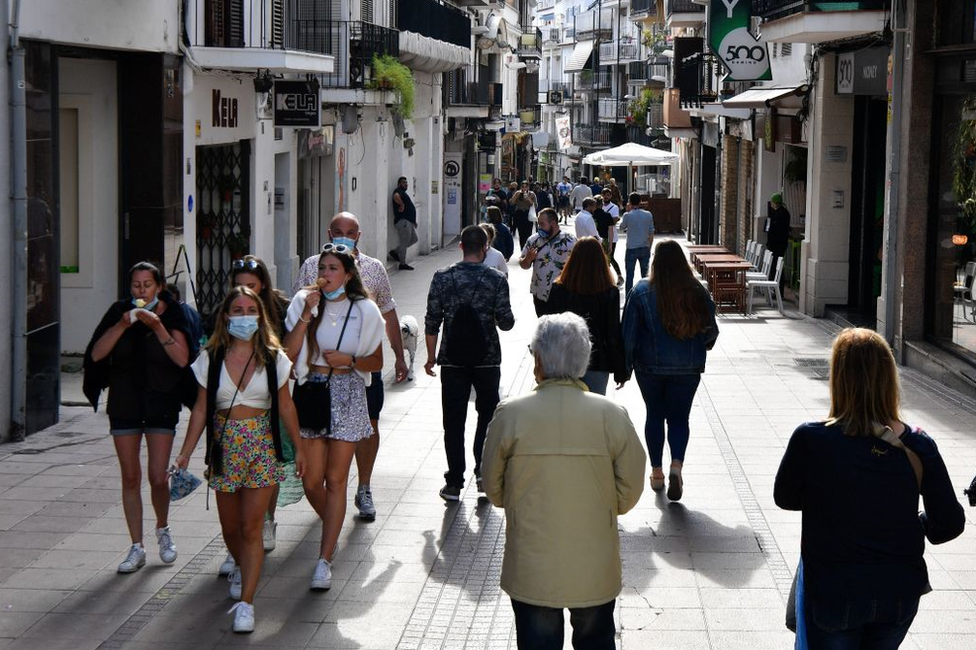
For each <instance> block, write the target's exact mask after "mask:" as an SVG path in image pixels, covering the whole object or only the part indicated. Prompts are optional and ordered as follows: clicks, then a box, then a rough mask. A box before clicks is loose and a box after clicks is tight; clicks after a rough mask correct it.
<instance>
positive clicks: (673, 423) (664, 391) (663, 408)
mask: <svg viewBox="0 0 976 650" xmlns="http://www.w3.org/2000/svg"><path fill="white" fill-rule="evenodd" d="M635 374H636V375H637V385H638V386H639V387H640V391H641V396H642V397H643V398H644V404H646V405H647V420H645V421H644V439H645V440H646V441H647V454H648V455H649V456H650V457H651V467H663V465H662V463H663V461H664V423H665V422H667V424H668V433H667V437H668V446H669V447H670V448H671V460H677V461H681V462H682V463H683V462H684V460H685V450H686V449H687V448H688V438H689V436H690V435H691V427H690V426H689V425H688V418H689V416H690V415H691V403H692V401H694V399H695V393H696V392H697V391H698V384H699V382H700V381H701V375H698V374H694V375H652V374H649V373H644V372H638V373H635Z"/></svg>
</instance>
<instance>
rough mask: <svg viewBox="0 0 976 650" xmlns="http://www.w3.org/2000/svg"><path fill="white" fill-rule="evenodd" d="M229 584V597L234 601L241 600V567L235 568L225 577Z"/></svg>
mask: <svg viewBox="0 0 976 650" xmlns="http://www.w3.org/2000/svg"><path fill="white" fill-rule="evenodd" d="M227 582H229V583H230V597H231V598H233V599H234V600H240V599H241V567H239V566H235V567H234V570H233V571H231V572H230V575H228V576H227Z"/></svg>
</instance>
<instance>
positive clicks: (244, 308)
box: [176, 287, 305, 632]
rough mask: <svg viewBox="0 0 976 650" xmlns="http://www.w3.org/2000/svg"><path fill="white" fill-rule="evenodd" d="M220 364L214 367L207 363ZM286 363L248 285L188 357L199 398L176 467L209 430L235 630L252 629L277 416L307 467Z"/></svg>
mask: <svg viewBox="0 0 976 650" xmlns="http://www.w3.org/2000/svg"><path fill="white" fill-rule="evenodd" d="M217 363H219V364H220V367H219V368H217V367H216V366H215V365H214V366H212V365H211V364H217ZM291 365H292V364H291V361H290V360H289V359H288V355H287V353H286V352H285V350H284V349H283V348H282V347H281V343H280V342H279V341H278V337H277V336H276V335H275V332H274V323H271V322H269V320H268V317H267V312H266V311H265V308H264V305H263V303H262V302H261V299H260V297H258V295H257V294H256V293H254V292H253V291H251V290H250V289H248V288H247V287H234V288H233V289H231V290H230V291H229V292H228V294H227V297H226V298H224V301H223V303H222V304H221V306H220V309H219V310H218V315H217V318H216V320H215V323H214V333H213V336H212V337H211V338H210V341H209V342H208V343H207V348H206V350H204V351H203V353H202V354H200V356H199V357H198V358H197V360H196V361H195V362H194V363H193V373H194V375H195V376H196V379H197V383H198V384H199V388H198V394H197V401H196V404H195V405H194V407H193V412H192V413H191V414H190V424H189V426H188V428H187V432H186V440H185V441H184V442H183V448H182V450H181V451H180V455H179V456H177V457H176V465H177V466H178V467H180V468H186V466H187V465H188V464H189V458H190V454H192V453H193V449H194V448H195V447H196V445H197V442H198V441H199V440H200V435H201V434H202V433H203V431H204V428H206V430H207V453H206V463H207V466H208V471H209V480H210V487H212V488H213V489H214V491H215V492H216V494H217V514H218V515H219V517H220V527H221V529H222V531H223V535H224V543H225V544H226V545H227V549H228V550H229V551H230V553H231V554H232V555H233V556H234V560H235V562H236V567H235V568H234V570H233V571H232V572H231V574H230V576H229V577H228V580H230V595H231V598H234V599H235V600H238V601H239V602H238V603H237V604H236V605H234V607H233V608H232V609H231V611H232V612H234V626H233V629H234V631H235V632H252V631H253V630H254V605H253V603H254V593H255V591H257V586H258V579H259V578H260V576H261V564H262V563H263V562H264V543H263V540H262V536H261V532H262V528H263V523H264V513H265V512H266V511H267V510H268V502H269V501H270V499H271V496H272V494H273V492H274V487H275V486H277V485H278V483H280V482H281V481H283V480H284V479H285V469H284V463H283V460H284V459H283V456H282V453H281V432H280V431H279V430H278V429H279V426H280V424H279V422H283V423H284V427H285V429H286V430H287V432H288V436H289V437H290V438H291V439H292V442H293V444H294V445H295V468H296V470H297V474H298V475H299V476H301V475H302V474H303V473H304V468H305V460H304V454H303V453H302V452H303V447H302V445H301V438H300V436H299V434H298V417H297V415H296V413H295V405H294V403H293V402H292V399H291V394H290V393H289V391H288V379H289V376H290V375H291ZM270 375H274V379H275V382H274V385H269V384H270V383H271V382H270V381H269V380H270V378H271V377H270ZM279 418H280V420H279Z"/></svg>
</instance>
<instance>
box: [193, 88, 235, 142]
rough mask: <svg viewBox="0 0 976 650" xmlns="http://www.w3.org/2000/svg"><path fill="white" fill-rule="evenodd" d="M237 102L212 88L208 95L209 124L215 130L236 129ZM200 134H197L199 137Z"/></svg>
mask: <svg viewBox="0 0 976 650" xmlns="http://www.w3.org/2000/svg"><path fill="white" fill-rule="evenodd" d="M237 111H238V100H237V98H236V97H226V96H224V95H222V94H221V93H220V90H218V89H216V88H214V89H213V91H212V92H211V93H210V123H211V126H213V127H215V128H226V129H236V128H237ZM199 135H200V133H199V132H198V133H197V136H198V137H199Z"/></svg>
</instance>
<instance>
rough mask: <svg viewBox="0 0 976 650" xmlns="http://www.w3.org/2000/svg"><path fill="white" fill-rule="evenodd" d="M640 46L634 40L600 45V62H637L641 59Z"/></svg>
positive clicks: (638, 42)
mask: <svg viewBox="0 0 976 650" xmlns="http://www.w3.org/2000/svg"><path fill="white" fill-rule="evenodd" d="M640 52H641V44H640V41H638V40H636V39H627V40H619V41H610V42H609V43H600V61H601V62H602V63H604V64H606V63H610V62H617V63H620V62H626V61H638V60H640V58H641V55H640Z"/></svg>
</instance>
